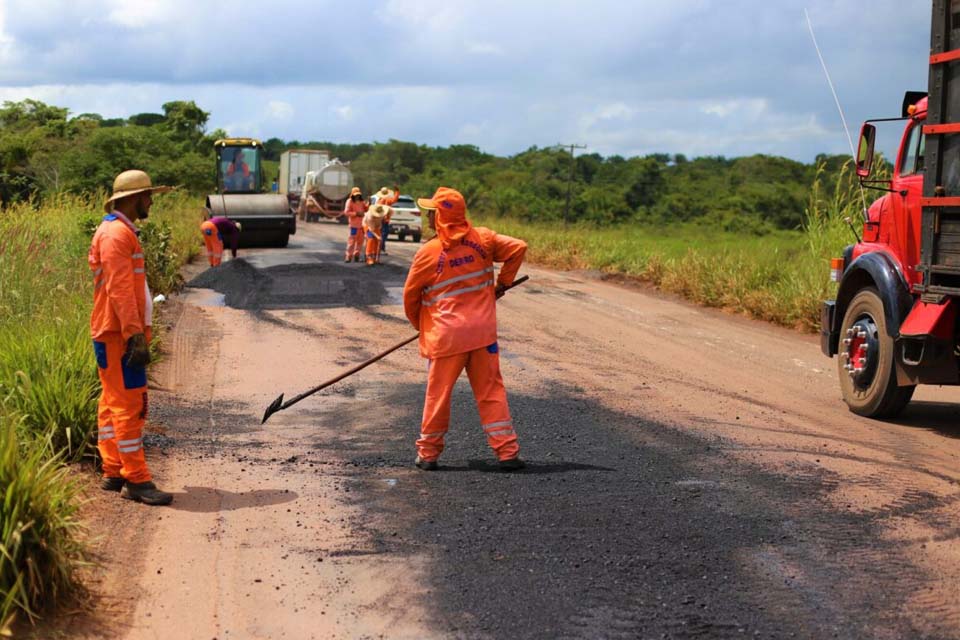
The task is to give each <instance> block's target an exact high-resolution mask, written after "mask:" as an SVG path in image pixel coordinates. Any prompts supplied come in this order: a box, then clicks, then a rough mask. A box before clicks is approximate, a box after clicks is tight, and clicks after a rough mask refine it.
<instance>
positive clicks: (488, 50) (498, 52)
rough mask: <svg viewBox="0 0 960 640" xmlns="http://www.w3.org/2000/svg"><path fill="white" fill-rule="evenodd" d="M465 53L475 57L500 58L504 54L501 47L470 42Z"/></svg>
mask: <svg viewBox="0 0 960 640" xmlns="http://www.w3.org/2000/svg"><path fill="white" fill-rule="evenodd" d="M467 52H468V53H473V54H476V55H486V56H502V55H504V54H505V53H506V51H504V49H503V47H502V46H500V45H499V44H495V43H493V42H470V43H467Z"/></svg>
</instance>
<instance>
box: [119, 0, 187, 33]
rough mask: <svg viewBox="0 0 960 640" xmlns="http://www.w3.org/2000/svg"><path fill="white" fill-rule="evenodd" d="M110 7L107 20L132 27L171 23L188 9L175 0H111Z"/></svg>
mask: <svg viewBox="0 0 960 640" xmlns="http://www.w3.org/2000/svg"><path fill="white" fill-rule="evenodd" d="M108 7H109V10H108V13H107V20H108V21H110V22H112V23H113V24H115V25H118V26H121V27H126V28H130V29H143V28H145V27H149V26H156V25H158V24H164V23H170V22H172V21H174V20H175V19H176V18H177V17H178V16H180V15H183V14H182V13H181V12H182V11H184V10H187V7H185V6H182V3H181V2H175V1H173V0H136V2H133V1H131V0H110V1H109V2H108Z"/></svg>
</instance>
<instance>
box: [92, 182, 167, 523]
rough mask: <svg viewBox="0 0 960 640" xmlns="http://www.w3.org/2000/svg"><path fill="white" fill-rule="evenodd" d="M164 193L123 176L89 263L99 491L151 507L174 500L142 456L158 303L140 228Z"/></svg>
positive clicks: (115, 187)
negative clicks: (116, 493)
mask: <svg viewBox="0 0 960 640" xmlns="http://www.w3.org/2000/svg"><path fill="white" fill-rule="evenodd" d="M165 191H170V187H160V186H153V185H152V184H151V182H150V176H148V175H147V174H146V173H144V172H143V171H136V170H134V171H124V172H123V173H121V174H120V175H118V176H117V178H116V179H115V180H114V181H113V195H112V196H110V199H109V200H107V202H106V203H105V204H104V209H105V210H106V212H107V215H105V216H104V217H103V222H101V223H100V226H99V227H98V228H97V231H96V233H94V234H93V241H92V243H91V245H90V253H89V254H88V257H87V259H88V262H89V263H90V270H91V271H92V272H93V313H92V315H91V316H90V334H91V337H92V338H93V351H94V355H95V356H96V360H97V371H98V373H99V375H100V384H101V386H102V388H103V390H102V392H101V394H100V402H99V404H98V406H97V427H98V428H97V433H98V437H97V441H98V442H97V448H98V449H99V451H100V457H101V458H102V459H103V478H102V479H101V481H100V487H101V488H102V489H104V490H106V491H119V492H120V497H121V498H126V499H128V500H135V501H137V502H143V503H144V504H149V505H164V504H170V503H171V502H172V501H173V496H172V495H171V494H169V493H166V492H165V491H160V490H159V489H157V487H156V485H155V484H153V481H152V478H151V476H150V470H149V469H148V468H147V461H146V457H145V456H144V451H143V425H144V423H145V422H146V418H147V365H148V364H149V363H150V346H149V345H150V321H151V315H152V312H153V309H152V302H153V301H152V299H151V297H150V289H149V288H148V287H147V280H146V264H145V263H144V256H143V247H142V246H141V245H140V240H139V239H138V237H137V236H138V234H139V231H137V227H136V226H134V224H133V223H134V222H136V221H137V220H142V219H146V217H147V216H148V215H149V213H150V206H151V204H152V203H153V200H152V197H151V195H152V194H153V193H157V192H165Z"/></svg>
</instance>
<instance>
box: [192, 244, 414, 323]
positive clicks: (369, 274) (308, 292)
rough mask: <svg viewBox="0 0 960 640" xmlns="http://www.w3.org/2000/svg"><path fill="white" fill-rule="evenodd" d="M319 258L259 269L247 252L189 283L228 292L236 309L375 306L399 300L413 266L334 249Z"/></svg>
mask: <svg viewBox="0 0 960 640" xmlns="http://www.w3.org/2000/svg"><path fill="white" fill-rule="evenodd" d="M313 257H314V258H315V259H316V260H317V262H315V263H306V264H285V265H278V266H274V267H267V268H265V269H258V268H256V267H254V266H253V265H251V264H250V263H249V262H247V261H246V260H244V259H243V258H237V259H235V260H231V261H229V262H225V263H223V264H221V265H220V266H218V267H211V268H210V269H207V270H206V271H204V272H203V273H201V274H199V275H198V276H196V277H195V278H193V279H192V280H191V281H190V282H188V283H187V286H188V287H193V288H198V289H212V290H214V291H216V292H217V293H220V294H223V296H224V304H226V305H227V306H229V307H232V308H234V309H243V310H249V311H266V310H271V309H310V308H329V307H344V306H346V307H369V306H374V305H380V304H387V303H390V302H399V300H398V299H397V296H398V295H399V290H401V289H402V287H403V283H404V280H405V279H406V275H407V272H406V270H405V269H404V268H401V267H399V266H397V265H393V264H389V263H383V264H377V265H374V266H367V265H366V264H363V263H355V262H351V263H349V264H348V263H344V262H342V258H340V259H339V260H338V259H337V255H336V254H333V253H323V252H316V253H314V254H313ZM391 291H393V292H396V293H392V292H391Z"/></svg>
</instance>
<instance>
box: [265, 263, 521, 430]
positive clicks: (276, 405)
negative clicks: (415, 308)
mask: <svg viewBox="0 0 960 640" xmlns="http://www.w3.org/2000/svg"><path fill="white" fill-rule="evenodd" d="M529 279H530V276H521V277H519V278H517V279H516V280H514V281H513V284H511V285H510V286H509V287H505V288H504V292H506V291H509V290H510V289H512V288H514V287H516V286H517V285H520V284H523V283H524V282H526V281H527V280H529ZM419 337H420V334H419V333H417V334H415V335H412V336H410V337H409V338H407V339H406V340H403V341H402V342H398V343H397V344H395V345H393V346H392V347H390V348H389V349H387V350H386V351H383V352H381V353H378V354H377V355H375V356H373V357H372V358H370V359H369V360H365V361H364V362H361V363H360V364H358V365H356V366H355V367H352V368H351V369H348V370H346V371H344V372H343V373H341V374H339V375H337V376H336V377H334V378H331V379H329V380H327V381H326V382H323V383H321V384H319V385H317V386H316V387H313V388H312V389H308V390H306V391H304V392H303V393H301V394H300V395H297V396H294V397H292V398H290V399H289V400H287V401H286V402H284V401H283V394H282V393H281V394H280V395H279V396H277V399H276V400H274V401H273V402H271V403H270V406H268V407H267V410H266V411H264V412H263V420H261V421H260V424H265V423H266V422H267V420H268V419H269V418H270V416H272V415H273V414H275V413H276V412H278V411H283V410H284V409H288V408H290V407H292V406H293V405H295V404H297V403H298V402H300V401H301V400H303V399H304V398H307V397H310V396H312V395H313V394H315V393H316V392H318V391H321V390H322V389H326V388H327V387H329V386H330V385H332V384H336V383H338V382H340V381H341V380H343V379H344V378H347V377H350V376H352V375H353V374H355V373H356V372H358V371H360V370H361V369H365V368H367V367H369V366H370V365H372V364H373V363H374V362H377V361H378V360H382V359H383V358H385V357H387V356H388V355H390V354H391V353H393V352H394V351H396V350H397V349H400V348H401V347H405V346H406V345H408V344H410V343H411V342H413V341H414V340H416V339H417V338H419Z"/></svg>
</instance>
